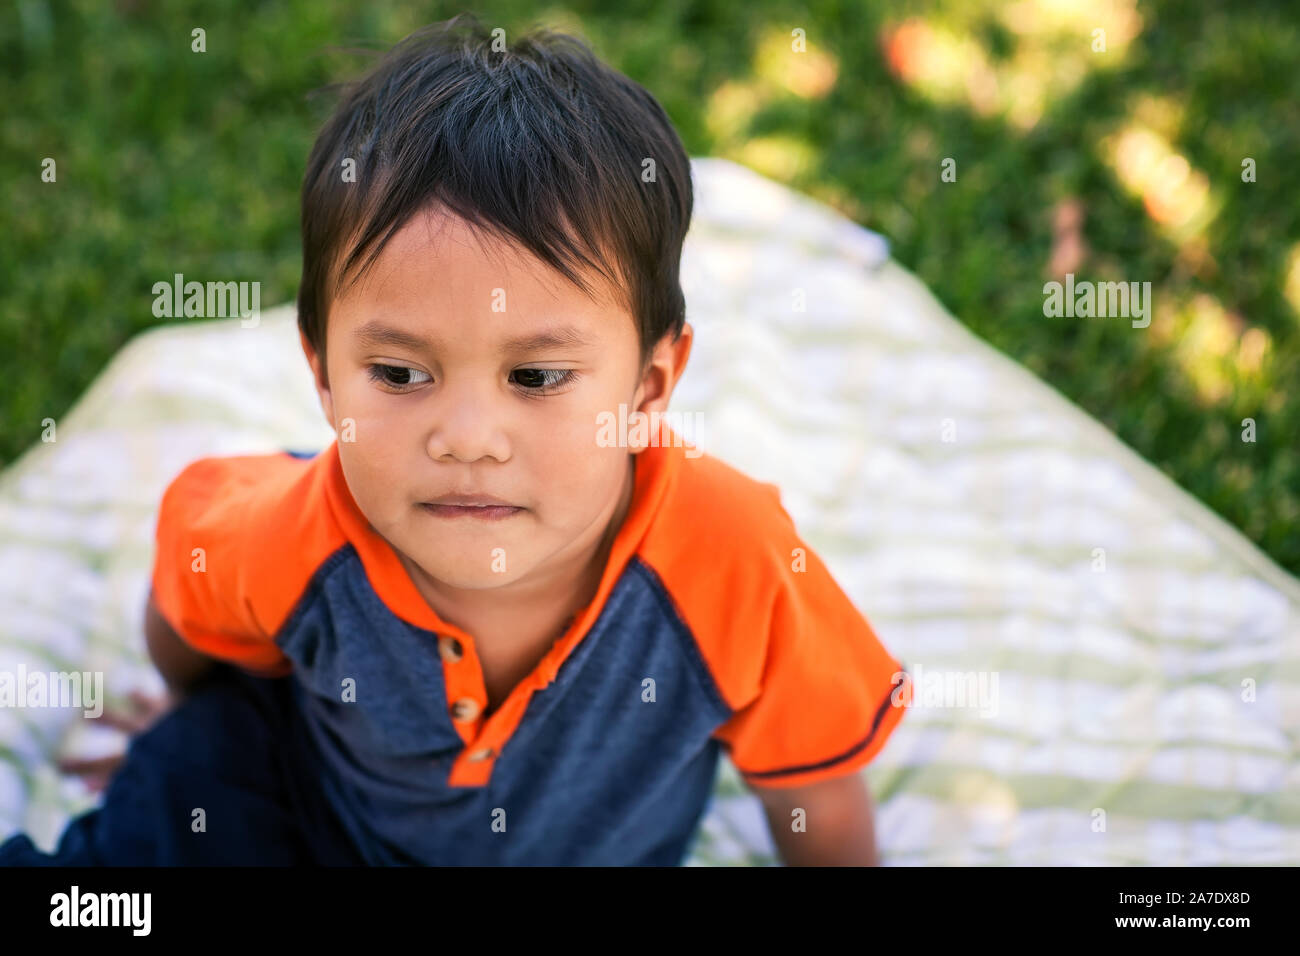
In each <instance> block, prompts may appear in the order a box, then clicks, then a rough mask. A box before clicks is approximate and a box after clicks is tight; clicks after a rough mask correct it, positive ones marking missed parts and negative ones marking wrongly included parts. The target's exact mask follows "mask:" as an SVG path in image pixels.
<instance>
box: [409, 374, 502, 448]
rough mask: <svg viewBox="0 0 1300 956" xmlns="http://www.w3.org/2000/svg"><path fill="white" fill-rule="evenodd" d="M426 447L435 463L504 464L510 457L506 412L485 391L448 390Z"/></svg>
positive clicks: (436, 412)
mask: <svg viewBox="0 0 1300 956" xmlns="http://www.w3.org/2000/svg"><path fill="white" fill-rule="evenodd" d="M427 445H428V449H429V457H430V458H433V459H434V460H435V461H447V460H452V459H454V460H455V461H461V462H474V461H479V460H480V459H482V458H495V459H496V460H498V461H505V460H506V459H507V458H508V457H509V456H510V447H509V440H508V437H507V434H506V428H505V410H504V409H502V408H501V407H500V402H499V400H498V399H497V398H496V397H495V396H490V395H488V394H487V390H486V389H484V388H473V387H469V386H461V387H456V388H450V387H449V388H447V389H446V390H444V391H443V393H442V394H441V395H439V396H438V401H437V402H436V403H435V405H434V408H433V415H432V418H431V420H430V422H429V436H428V440H427Z"/></svg>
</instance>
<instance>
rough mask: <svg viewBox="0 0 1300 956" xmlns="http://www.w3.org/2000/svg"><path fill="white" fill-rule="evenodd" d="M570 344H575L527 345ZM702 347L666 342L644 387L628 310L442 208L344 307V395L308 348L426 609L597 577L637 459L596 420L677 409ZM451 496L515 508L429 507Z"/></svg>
mask: <svg viewBox="0 0 1300 956" xmlns="http://www.w3.org/2000/svg"><path fill="white" fill-rule="evenodd" d="M600 288H601V290H602V293H604V290H605V286H603V285H602V286H601V287H600ZM564 332H569V333H572V334H571V335H570V338H571V339H572V341H567V342H565V341H560V342H556V343H552V344H544V343H537V342H534V343H533V344H527V343H524V342H522V341H519V340H523V339H527V338H530V337H536V336H541V335H542V334H544V333H550V334H551V335H553V336H561V334H562V333H564ZM690 339H691V329H690V327H689V325H688V326H687V327H686V329H685V330H684V332H683V334H682V337H681V338H680V339H679V340H678V342H677V343H675V344H674V343H670V342H669V341H668V339H667V338H665V340H664V341H663V342H661V343H659V344H658V346H657V347H656V349H655V353H654V356H653V357H652V359H651V367H650V368H649V369H648V370H647V372H646V374H645V375H644V376H643V375H641V374H640V369H639V368H638V359H639V341H638V335H637V330H636V327H635V325H634V323H633V319H632V316H631V315H630V314H629V313H628V312H626V311H625V310H624V309H623V307H622V306H620V305H615V304H614V303H613V302H612V301H611V300H610V299H609V298H608V297H606V298H604V299H603V300H602V301H601V302H593V301H592V300H591V299H589V298H587V297H586V296H585V295H584V294H583V293H582V292H581V290H579V289H577V288H576V287H574V286H572V285H571V284H569V283H568V282H566V281H565V280H564V278H563V277H562V276H560V275H559V274H558V273H555V272H553V271H552V270H551V269H549V268H548V267H547V266H545V265H544V264H543V263H541V262H539V261H537V260H536V259H534V258H532V257H531V256H530V255H526V254H525V253H524V252H523V251H522V250H521V249H520V248H519V247H517V246H513V245H510V244H507V243H503V242H501V241H500V240H497V239H495V238H494V237H488V236H479V235H478V234H476V233H475V232H473V231H472V230H471V228H470V227H469V226H468V224H466V223H465V222H464V221H463V220H461V219H459V218H457V217H455V216H451V215H443V214H440V213H438V212H431V213H422V214H419V215H416V216H414V217H413V218H412V219H411V220H410V221H409V222H408V223H407V224H406V225H405V226H404V227H403V228H402V229H401V230H399V231H398V232H397V233H396V234H394V236H393V237H392V239H391V240H390V241H389V242H388V244H387V245H386V246H385V248H384V250H383V252H382V253H381V254H380V256H379V258H378V259H377V260H376V261H375V263H374V265H373V267H372V269H371V271H370V272H369V273H368V274H367V275H366V276H365V277H364V279H363V280H362V281H361V282H358V283H356V284H354V285H353V286H351V287H350V288H349V289H347V290H346V291H345V293H344V294H343V295H342V296H341V297H340V298H338V299H337V300H335V301H333V302H332V303H331V305H330V310H329V324H328V329H327V333H326V341H327V343H328V345H327V348H326V363H327V367H328V387H325V385H324V384H323V383H322V378H321V369H320V367H319V361H318V358H317V356H316V355H315V353H314V352H313V351H312V349H311V348H310V346H309V345H308V344H307V343H306V341H305V340H304V343H303V344H304V349H305V350H306V352H307V357H308V360H309V362H310V363H311V364H312V368H313V371H314V372H315V375H316V382H317V390H318V392H319V393H320V397H321V404H322V407H323V408H324V410H325V414H326V416H327V418H328V419H329V420H330V423H331V425H332V426H333V427H334V429H335V431H336V433H338V434H339V436H340V441H339V443H338V449H339V458H340V461H341V463H342V467H343V472H344V475H345V477H346V479H347V483H348V487H349V489H350V490H351V492H352V495H353V498H354V499H355V500H356V503H357V505H358V507H359V508H360V510H361V511H362V513H363V514H364V515H365V516H366V518H367V519H368V520H369V522H370V524H371V525H372V526H373V527H374V529H375V531H377V532H378V533H379V534H380V535H382V536H383V537H384V538H386V539H387V540H388V542H389V543H390V544H391V545H392V546H393V547H394V549H395V550H396V551H397V552H398V554H399V555H401V556H403V558H404V564H405V565H406V566H407V567H408V570H410V571H411V572H412V575H413V577H415V578H416V584H417V585H418V586H421V590H422V591H423V592H424V593H426V596H427V595H428V593H429V591H430V589H432V590H433V591H435V592H437V593H441V594H454V593H456V592H458V591H462V590H482V589H490V588H501V587H503V586H507V585H514V584H519V587H518V588H517V589H516V590H518V591H519V592H521V593H524V592H527V593H532V590H533V588H532V586H536V589H537V591H538V592H539V593H540V592H541V591H544V590H547V589H550V588H555V587H564V586H566V578H567V577H568V576H570V575H576V574H580V573H582V572H583V568H584V566H585V563H586V562H588V561H589V560H590V558H591V555H592V554H593V553H594V552H595V551H596V550H597V549H598V547H599V546H600V545H601V543H602V541H603V540H605V536H606V531H607V529H609V528H610V523H611V519H612V518H613V517H615V516H616V515H621V512H622V509H625V507H626V504H627V502H628V501H629V500H630V495H631V490H632V479H633V473H632V459H631V457H630V454H629V453H635V452H636V451H638V449H629V448H625V447H624V448H619V447H614V448H609V447H601V446H600V445H598V444H597V441H596V435H597V425H596V423H597V415H598V414H599V413H600V412H613V413H614V414H615V415H617V413H618V407H619V404H620V403H626V404H627V406H628V412H629V413H630V412H631V411H633V410H638V409H639V410H641V411H643V412H645V413H647V414H649V413H650V412H651V411H661V412H662V411H665V410H666V408H667V403H668V398H669V396H670V394H671V391H672V387H673V385H674V383H675V381H676V378H677V377H678V376H679V375H680V372H681V371H682V369H684V367H685V364H686V358H687V356H688V354H689V351H690ZM512 343H513V344H512ZM349 419H350V420H351V421H350V422H349V421H348V420H349ZM349 432H350V433H351V436H352V438H353V440H350V441H349V440H347V438H348V435H349ZM452 495H489V496H492V497H495V498H499V499H501V500H503V501H505V502H507V503H509V504H510V505H514V506H516V508H517V510H515V511H513V512H511V513H509V514H508V515H506V516H505V517H499V518H491V517H486V516H482V515H481V513H475V512H473V511H470V510H468V509H462V510H460V511H456V510H452V509H447V508H442V509H439V508H431V507H429V503H430V502H434V501H436V500H437V499H440V498H443V497H446V496H452ZM498 549H499V550H498ZM412 564H414V565H415V567H414V568H413V567H412ZM422 577H423V580H421V578H422Z"/></svg>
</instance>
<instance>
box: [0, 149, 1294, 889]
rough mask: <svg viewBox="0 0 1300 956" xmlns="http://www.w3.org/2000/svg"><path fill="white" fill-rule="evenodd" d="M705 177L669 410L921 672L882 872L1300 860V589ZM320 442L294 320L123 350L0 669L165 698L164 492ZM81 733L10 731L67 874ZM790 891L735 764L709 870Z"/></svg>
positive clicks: (6, 573) (766, 194)
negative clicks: (64, 766)
mask: <svg viewBox="0 0 1300 956" xmlns="http://www.w3.org/2000/svg"><path fill="white" fill-rule="evenodd" d="M693 164H694V174H695V177H696V182H695V189H696V202H697V207H696V216H695V220H694V223H693V226H692V229H691V233H690V235H689V236H688V239H687V246H686V250H685V253H684V256H683V286H684V289H685V292H686V298H687V306H688V317H689V319H690V321H691V322H692V324H693V325H694V326H695V329H696V340H695V345H694V349H693V353H692V356H691V361H690V365H689V367H688V369H687V372H686V374H685V376H684V377H683V379H682V382H681V385H680V387H679V389H678V391H677V392H676V394H675V395H674V399H673V409H674V410H675V411H681V412H684V413H691V415H692V417H695V415H696V414H698V416H699V421H700V422H701V427H700V429H699V430H697V431H695V432H694V433H692V437H693V438H694V439H695V440H696V441H697V442H698V443H699V444H700V445H701V446H702V447H703V448H704V449H705V450H707V451H709V452H710V453H712V454H716V455H718V456H719V457H721V458H723V459H725V460H727V461H728V462H730V463H732V464H734V465H735V466H736V467H738V468H740V469H741V470H743V471H745V472H747V473H749V474H750V475H752V476H754V477H756V478H759V479H762V480H765V481H771V482H775V483H776V484H778V485H779V486H780V487H781V488H782V497H783V502H784V504H785V507H786V509H787V510H788V511H789V512H790V514H791V515H792V517H793V518H794V519H795V521H796V522H797V524H798V526H799V528H800V530H801V532H802V533H803V535H804V536H805V537H806V539H807V540H808V541H809V543H810V544H812V546H813V547H815V548H817V549H818V552H819V553H820V554H821V555H822V556H823V558H824V559H825V560H826V563H827V565H828V566H829V567H830V569H831V571H832V572H833V573H834V575H835V576H836V578H837V580H838V581H839V582H840V584H841V585H842V586H843V588H844V589H845V591H846V592H847V593H848V594H849V596H850V597H852V598H853V600H854V601H855V603H857V604H858V606H859V607H860V608H861V609H862V611H863V612H864V613H865V614H866V615H867V616H868V618H869V619H870V621H871V623H872V625H873V627H874V628H875V629H876V631H877V633H878V634H879V635H880V636H881V639H882V640H883V641H884V642H885V643H886V645H887V646H888V647H889V648H890V650H891V651H892V652H893V653H895V654H896V655H898V656H899V657H900V658H902V659H904V660H906V661H908V663H909V666H917V667H918V669H919V672H920V676H919V680H918V690H919V694H918V697H917V698H916V699H915V700H914V701H913V702H912V706H913V708H914V709H915V710H916V713H913V714H910V715H908V716H907V718H906V719H905V720H904V721H903V723H902V725H901V727H900V728H899V730H898V731H896V733H895V735H894V737H893V738H892V739H891V741H890V743H889V745H888V746H887V747H886V748H885V750H884V751H883V752H882V753H881V754H880V755H879V756H878V757H877V758H876V759H875V760H874V761H873V762H872V763H871V764H870V765H869V766H868V767H867V768H866V769H865V770H863V771H862V772H863V773H864V775H865V776H866V779H867V781H868V783H869V784H870V787H871V790H872V792H873V794H874V796H875V798H876V801H877V806H878V819H877V830H878V838H879V841H880V845H881V850H882V855H883V859H884V862H885V863H886V864H887V865H890V864H892V865H899V864H903V865H906V864H956V863H975V864H982V863H991V864H1057V865H1060V864H1065V865H1069V864H1084V865H1087V864H1163V865H1179V864H1198V865H1205V864H1250V863H1254V864H1258V863H1271V864H1287V863H1289V864H1296V863H1300V761H1297V736H1298V734H1300V693H1298V691H1300V687H1298V685H1300V582H1297V581H1296V580H1295V579H1294V578H1292V577H1291V576H1289V575H1288V574H1286V573H1285V572H1284V571H1282V570H1281V569H1279V568H1278V567H1277V566H1276V565H1274V564H1273V563H1272V562H1271V561H1270V560H1269V559H1268V558H1267V557H1265V556H1264V555H1263V554H1262V553H1260V552H1259V551H1258V550H1257V549H1255V548H1254V547H1253V546H1252V545H1251V544H1250V543H1249V542H1248V541H1246V540H1245V539H1244V538H1243V537H1242V536H1241V535H1240V534H1238V533H1237V532H1236V531H1235V530H1233V529H1232V528H1231V527H1229V526H1228V525H1226V524H1225V523H1224V522H1223V521H1221V520H1220V519H1218V518H1217V517H1216V516H1215V515H1213V514H1212V513H1211V512H1209V511H1208V510H1207V509H1206V508H1204V507H1203V506H1202V505H1200V504H1199V503H1197V502H1196V501H1195V500H1194V499H1192V498H1191V497H1190V496H1189V495H1187V494H1185V493H1184V492H1183V491H1181V490H1180V489H1179V488H1178V487H1177V486H1175V485H1174V484H1173V483H1171V482H1170V481H1168V480H1167V479H1166V478H1164V477H1163V476H1162V475H1161V474H1160V473H1159V472H1158V471H1156V470H1155V469H1154V468H1152V467H1151V466H1150V465H1149V464H1147V463H1146V462H1144V461H1143V460H1142V459H1141V458H1139V457H1138V456H1137V455H1135V454H1134V453H1133V452H1132V451H1131V450H1129V449H1128V448H1126V447H1125V446H1124V445H1122V444H1121V443H1120V442H1119V441H1117V440H1116V439H1115V438H1114V437H1113V436H1112V435H1110V434H1109V433H1108V432H1107V431H1106V430H1105V429H1104V428H1103V427H1101V426H1100V425H1098V424H1097V423H1096V422H1094V421H1093V420H1092V419H1090V418H1089V417H1088V416H1087V415H1085V414H1084V413H1082V412H1081V411H1080V410H1079V409H1077V408H1075V407H1074V406H1072V405H1071V404H1069V403H1068V402H1067V401H1065V400H1064V399H1063V398H1062V397H1061V396H1060V395H1058V394H1057V393H1056V392H1054V391H1053V390H1052V389H1051V388H1049V387H1048V386H1046V385H1044V384H1043V383H1042V382H1040V381H1038V380H1037V379H1035V378H1034V377H1033V376H1032V375H1031V374H1030V373H1028V372H1027V371H1025V370H1024V369H1022V368H1020V367H1019V366H1018V365H1016V364H1015V363H1014V362H1012V361H1010V360H1008V359H1006V358H1005V357H1003V356H1002V355H1000V354H998V353H997V352H995V351H994V350H993V349H991V348H989V347H988V346H987V345H985V344H984V343H983V342H981V341H980V340H979V339H977V338H976V337H974V336H973V335H971V334H970V333H969V332H967V331H966V329H965V327H964V326H962V325H961V324H960V323H959V322H958V321H956V320H955V319H954V318H953V317H952V316H950V315H949V314H948V313H947V312H946V311H945V310H944V309H943V308H942V306H940V305H939V303H938V302H936V300H935V299H934V298H933V297H932V296H931V295H930V294H929V293H928V292H927V290H926V289H925V288H924V286H923V285H921V284H920V283H919V282H918V281H917V280H916V279H915V278H914V277H913V276H911V275H910V274H909V273H908V272H906V271H905V270H904V269H902V268H901V267H900V266H899V265H897V264H896V263H894V262H893V261H892V260H890V259H889V257H888V253H887V249H886V246H885V244H884V242H883V241H882V240H881V239H880V238H879V237H877V236H874V235H873V234H871V233H869V232H867V231H865V230H863V229H861V228H859V227H858V226H856V225H854V224H853V223H851V222H849V221H848V220H846V219H844V218H842V217H841V216H839V215H838V214H836V213H835V212H833V211H832V210H830V209H828V208H826V207H824V206H822V205H820V204H818V203H816V202H813V201H811V200H809V199H807V198H805V197H802V196H799V195H798V194H796V193H793V192H791V191H790V190H788V189H786V188H784V187H782V186H779V185H777V184H775V183H772V182H770V181H768V180H765V179H763V178H762V177H760V176H758V175H756V174H754V173H752V172H750V171H748V170H746V169H744V168H742V167H740V166H737V165H734V164H732V163H729V162H726V161H722V160H716V159H695V160H693ZM1045 321H1060V320H1045ZM1135 334H1139V333H1137V332H1136V331H1135ZM332 438H333V435H332V433H331V432H330V431H329V429H328V426H327V425H326V424H325V422H324V419H323V417H322V414H321V411H320V408H319V406H318V404H317V400H316V395H315V393H314V391H313V390H312V387H311V381H310V377H309V374H308V371H307V366H306V362H305V361H304V359H303V357H302V354H301V350H300V347H299V344H298V338H297V331H296V326H295V317H294V312H293V309H292V306H285V307H281V308H279V309H275V310H272V311H270V312H267V313H264V314H263V315H262V317H261V322H260V324H259V325H258V326H257V327H256V328H243V327H242V326H241V324H240V322H239V320H237V319H234V320H229V321H216V322H191V323H186V324H180V325H173V326H167V327H162V328H158V329H154V330H151V331H149V332H147V333H145V334H143V335H141V336H139V337H137V338H136V339H134V340H133V341H132V342H131V343H129V344H128V346H127V347H126V348H124V349H123V350H122V352H121V353H120V354H119V355H118V356H117V357H115V359H114V360H113V362H112V363H111V364H110V365H109V366H108V368H106V369H105V370H104V372H103V373H102V374H101V376H100V377H99V378H98V379H97V380H96V382H95V383H94V384H93V385H92V387H91V388H90V389H89V390H88V391H87V393H86V394H85V395H84V396H83V397H82V399H81V400H80V401H79V402H78V404H77V405H76V407H75V408H74V409H73V410H72V411H71V412H70V413H69V414H68V415H67V416H65V417H64V418H63V419H61V420H60V421H59V422H58V425H57V440H56V441H54V442H51V443H42V444H37V445H36V446H34V447H33V448H32V449H31V450H30V452H29V453H28V454H26V455H25V456H24V457H23V458H22V459H21V460H19V461H18V462H16V463H15V464H14V465H13V466H11V467H10V468H9V469H7V470H6V471H5V472H4V473H3V475H0V607H2V608H3V610H4V614H3V615H0V671H11V672H13V671H16V670H17V669H18V668H19V666H20V665H22V666H25V667H26V668H27V669H28V670H29V671H30V670H37V669H39V670H45V671H49V670H90V671H95V670H102V671H104V673H105V680H106V686H105V692H106V694H107V696H108V697H109V699H110V700H111V701H116V702H121V701H122V700H123V699H124V697H125V695H126V693H127V692H128V691H129V690H130V689H131V688H133V687H142V688H145V689H154V690H156V689H160V688H161V681H160V680H159V678H158V677H157V675H156V674H154V673H153V671H152V669H151V667H150V665H149V663H148V659H147V657H146V655H145V650H144V642H143V637H142V634H143V631H142V606H143V602H144V599H145V594H146V588H147V578H148V570H149V567H150V564H151V560H152V533H153V523H154V516H155V509H156V508H157V503H158V500H159V496H160V494H161V492H162V489H163V488H164V486H165V485H166V483H167V482H168V481H169V480H170V479H171V477H172V476H174V475H175V474H176V473H177V472H178V471H179V470H180V469H181V468H182V467H183V466H184V465H185V464H186V463H188V462H189V461H191V460H193V459H194V458H197V457H201V456H204V455H221V454H244V453H256V452H264V451H273V450H276V449H279V448H286V447H290V448H303V449H305V448H317V447H321V446H323V445H325V444H327V443H328V442H329V441H330V440H332ZM961 675H974V676H975V677H982V678H983V679H984V680H985V681H986V683H985V690H986V691H987V692H989V694H990V696H989V697H988V698H986V699H983V700H982V701H981V702H980V706H970V704H969V702H967V705H966V706H959V705H958V704H957V703H954V700H953V699H951V698H947V697H944V696H943V695H942V694H940V693H939V692H938V690H936V693H935V695H934V696H932V697H931V696H928V695H927V691H926V688H927V686H932V687H934V688H940V689H941V688H942V687H944V686H949V685H947V684H945V681H946V680H947V679H949V678H953V677H958V676H961ZM927 681H932V684H930V685H927V683H926V682H927ZM810 705H815V702H810ZM91 723H92V722H90V721H86V720H83V719H82V718H81V717H80V711H74V710H69V709H66V708H48V709H21V708H0V839H2V838H3V837H4V836H7V835H8V834H9V833H10V832H12V831H14V830H20V829H21V830H24V831H26V832H28V833H29V834H30V835H31V836H32V838H33V839H34V840H35V841H36V842H37V843H38V844H39V845H40V846H42V848H44V849H49V848H51V847H52V846H53V843H54V841H55V839H56V838H57V836H58V833H59V832H60V831H61V829H62V827H63V825H64V824H65V823H66V821H67V819H68V818H69V816H70V815H72V814H74V813H78V812H80V811H82V810H84V809H86V808H88V807H91V806H93V805H94V804H95V802H96V800H97V797H96V796H95V795H94V794H91V793H89V792H87V791H86V790H85V789H84V787H83V786H82V785H81V784H80V782H79V781H78V780H76V779H75V778H67V777H63V776H62V775H60V774H59V773H58V771H57V770H55V769H54V768H53V766H52V765H51V760H52V758H53V757H54V756H55V755H56V754H69V753H78V754H90V753H97V752H100V751H101V750H113V749H116V748H120V746H121V744H122V741H123V738H122V736H121V734H119V733H118V732H116V731H104V730H98V729H95V728H93V727H91V726H90V725H91ZM773 862H774V856H773V850H772V844H771V841H770V837H769V836H768V834H767V832H766V828H765V823H764V820H763V816H762V812H761V809H760V806H759V804H758V801H757V799H756V798H754V797H753V796H751V795H750V794H748V793H747V792H746V791H745V790H744V788H743V787H742V786H741V784H740V783H739V781H738V778H737V777H736V774H735V772H734V770H733V769H732V768H731V767H730V766H729V765H727V764H726V763H725V762H724V764H723V766H722V768H721V770H720V772H719V775H718V779H717V783H716V789H715V795H714V800H713V802H712V804H711V805H710V808H709V811H708V813H707V815H706V817H705V821H704V824H703V826H702V828H701V831H700V833H699V836H698V839H697V840H696V843H695V846H694V849H693V851H692V854H691V857H690V860H689V863H690V864H692V865H735V864H759V865H764V864H771V863H773Z"/></svg>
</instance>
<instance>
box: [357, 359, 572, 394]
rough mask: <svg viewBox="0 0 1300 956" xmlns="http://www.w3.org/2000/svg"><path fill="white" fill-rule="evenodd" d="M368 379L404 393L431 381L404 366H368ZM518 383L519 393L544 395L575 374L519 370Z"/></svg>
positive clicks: (566, 370) (553, 370)
mask: <svg viewBox="0 0 1300 956" xmlns="http://www.w3.org/2000/svg"><path fill="white" fill-rule="evenodd" d="M369 373H370V378H371V379H372V380H373V381H376V382H378V383H379V384H380V385H382V386H384V387H385V388H387V389H390V390H397V391H404V390H407V389H410V388H413V387H414V386H416V385H423V384H424V383H425V382H429V381H432V377H431V376H430V375H429V374H428V373H427V372H421V371H420V370H419V369H415V368H409V367H408V366H405V365H384V364H374V365H371V366H369ZM511 374H512V375H513V376H515V379H516V381H517V382H518V383H519V386H520V391H523V392H527V393H532V394H539V393H540V394H545V393H547V392H551V391H554V390H555V389H557V388H561V387H562V386H564V385H567V384H569V383H570V382H572V381H573V380H574V379H575V378H577V373H576V372H575V371H573V370H572V369H563V368H520V369H515V371H514V372H512V373H511Z"/></svg>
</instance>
